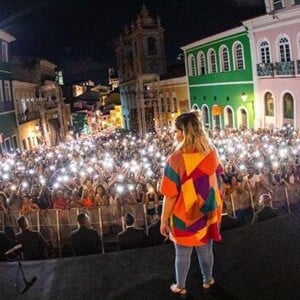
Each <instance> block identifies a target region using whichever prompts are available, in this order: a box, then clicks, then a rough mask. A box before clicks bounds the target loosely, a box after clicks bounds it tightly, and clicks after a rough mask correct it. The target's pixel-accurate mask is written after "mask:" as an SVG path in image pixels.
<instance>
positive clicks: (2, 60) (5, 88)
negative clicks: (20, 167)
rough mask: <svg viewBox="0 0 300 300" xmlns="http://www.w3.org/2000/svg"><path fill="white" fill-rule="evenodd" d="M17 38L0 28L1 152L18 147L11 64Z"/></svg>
mask: <svg viewBox="0 0 300 300" xmlns="http://www.w3.org/2000/svg"><path fill="white" fill-rule="evenodd" d="M14 40H15V38H14V37H13V36H11V35H10V34H8V33H7V32H5V31H3V30H1V29H0V152H3V151H10V150H11V149H16V148H18V143H17V123H16V115H15V109H14V101H13V93H12V86H11V81H12V74H11V71H10V66H9V51H8V50H9V43H10V42H13V41H14Z"/></svg>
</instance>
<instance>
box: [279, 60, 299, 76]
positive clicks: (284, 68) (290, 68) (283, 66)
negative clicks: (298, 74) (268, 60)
mask: <svg viewBox="0 0 300 300" xmlns="http://www.w3.org/2000/svg"><path fill="white" fill-rule="evenodd" d="M275 72H276V75H277V76H278V75H295V62H294V61H286V62H276V63H275Z"/></svg>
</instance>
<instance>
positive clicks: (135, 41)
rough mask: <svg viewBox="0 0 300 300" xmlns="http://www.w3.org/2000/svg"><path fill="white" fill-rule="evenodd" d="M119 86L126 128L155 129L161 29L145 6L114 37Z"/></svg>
mask: <svg viewBox="0 0 300 300" xmlns="http://www.w3.org/2000/svg"><path fill="white" fill-rule="evenodd" d="M115 51H116V56H117V63H118V71H119V84H120V86H119V88H120V94H121V103H122V108H123V117H124V123H125V128H126V129H131V130H136V131H139V132H140V133H145V132H147V131H151V130H154V129H155V122H154V114H155V110H156V111H158V110H159V109H158V105H159V104H158V98H159V81H160V77H159V76H160V75H161V74H164V73H165V72H166V63H165V50H164V29H163V28H162V26H161V23H160V18H159V17H157V18H156V19H153V18H152V17H151V16H149V13H148V11H147V9H146V8H145V7H143V8H142V10H141V12H140V14H139V15H138V17H137V19H136V20H135V22H133V23H132V24H131V26H130V28H128V27H127V26H125V28H124V32H123V33H122V34H121V35H120V37H119V39H118V40H117V41H116V49H115Z"/></svg>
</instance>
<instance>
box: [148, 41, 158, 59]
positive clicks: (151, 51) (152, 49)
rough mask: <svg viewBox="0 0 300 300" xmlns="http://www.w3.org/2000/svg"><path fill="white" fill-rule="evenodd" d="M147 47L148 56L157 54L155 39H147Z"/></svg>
mask: <svg viewBox="0 0 300 300" xmlns="http://www.w3.org/2000/svg"><path fill="white" fill-rule="evenodd" d="M147 45H148V54H149V55H156V54H157V46H156V39H155V38H154V37H149V38H148V39H147Z"/></svg>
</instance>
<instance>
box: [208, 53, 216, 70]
mask: <svg viewBox="0 0 300 300" xmlns="http://www.w3.org/2000/svg"><path fill="white" fill-rule="evenodd" d="M208 61H209V63H208V68H209V73H217V58H216V52H215V50H210V51H209V52H208Z"/></svg>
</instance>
